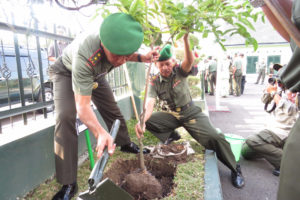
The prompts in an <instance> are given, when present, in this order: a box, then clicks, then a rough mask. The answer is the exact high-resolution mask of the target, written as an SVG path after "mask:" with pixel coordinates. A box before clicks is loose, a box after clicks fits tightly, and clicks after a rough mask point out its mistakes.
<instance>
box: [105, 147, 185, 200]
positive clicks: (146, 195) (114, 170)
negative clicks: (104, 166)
mask: <svg viewBox="0 0 300 200" xmlns="http://www.w3.org/2000/svg"><path fill="white" fill-rule="evenodd" d="M181 148H182V146H181V145H179V144H171V145H168V146H164V147H162V149H163V151H164V152H167V151H169V152H173V153H175V152H176V151H178V149H181ZM185 162H188V156H187V154H186V153H183V154H181V155H176V156H170V157H165V158H164V159H161V158H153V156H151V155H145V166H146V168H147V171H148V173H150V175H147V174H142V173H141V170H140V163H139V160H138V159H134V160H117V161H115V162H114V163H112V165H111V166H110V168H109V170H108V171H107V172H106V173H105V174H104V177H103V178H106V177H108V178H109V179H110V180H112V181H113V182H114V183H115V184H116V185H118V186H119V187H121V188H123V189H124V190H126V191H127V192H128V193H129V194H131V195H132V196H133V197H134V198H135V199H136V200H149V199H162V198H165V197H167V196H169V195H170V194H172V192H173V188H174V187H175V184H174V182H173V179H174V176H175V173H176V168H177V165H178V164H180V163H185ZM144 183H145V184H144ZM145 185H146V186H148V187H145ZM149 186H150V187H149Z"/></svg>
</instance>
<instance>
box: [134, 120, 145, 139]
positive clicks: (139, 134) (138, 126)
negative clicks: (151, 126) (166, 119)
mask: <svg viewBox="0 0 300 200" xmlns="http://www.w3.org/2000/svg"><path fill="white" fill-rule="evenodd" d="M144 132H145V123H144V125H143V130H142V128H141V123H140V122H138V123H137V124H136V125H135V133H136V136H137V137H138V138H141V137H144Z"/></svg>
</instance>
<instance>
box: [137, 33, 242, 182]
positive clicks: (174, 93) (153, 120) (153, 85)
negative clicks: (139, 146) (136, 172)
mask: <svg viewBox="0 0 300 200" xmlns="http://www.w3.org/2000/svg"><path fill="white" fill-rule="evenodd" d="M184 48H185V49H184V52H185V53H184V60H183V62H182V64H181V66H180V67H179V68H174V65H173V64H172V63H173V62H172V58H171V56H172V54H171V46H170V45H167V46H165V47H164V48H163V49H162V50H161V52H160V57H159V60H158V61H157V62H156V66H157V67H158V69H159V71H160V72H159V73H158V74H157V75H156V76H154V77H153V78H152V80H151V82H150V85H149V93H148V96H149V98H148V99H147V101H146V108H147V109H146V112H145V121H144V123H145V126H144V127H146V129H147V130H149V131H150V132H151V133H153V134H154V135H155V136H156V137H157V138H159V139H160V140H161V141H162V142H165V141H166V140H167V139H168V138H169V137H172V135H173V134H174V130H175V129H176V128H178V127H180V126H183V127H184V128H185V129H186V130H187V131H188V132H189V133H190V134H191V136H192V137H193V138H194V139H195V140H196V141H197V142H199V143H200V144H201V145H203V146H204V147H205V148H206V149H211V150H214V151H215V152H216V154H217V157H218V159H219V160H220V161H221V162H223V163H224V164H225V165H226V166H227V167H228V168H229V169H230V170H231V171H232V173H231V174H232V183H233V185H234V186H235V187H237V188H241V187H243V186H244V178H243V176H242V174H241V169H240V166H239V165H237V163H236V161H235V158H234V155H233V153H232V151H231V148H230V144H229V143H228V142H227V141H226V140H225V138H224V135H223V134H218V132H217V130H216V129H215V128H214V127H213V126H212V124H211V122H210V120H209V118H208V116H207V115H205V114H204V113H203V112H202V110H201V109H200V108H199V107H197V106H195V105H194V103H193V101H192V98H191V95H190V91H189V87H188V82H187V77H188V74H189V72H190V70H191V68H192V63H193V61H194V58H193V54H192V52H191V50H190V46H189V42H188V34H185V35H184ZM156 97H158V98H159V99H162V100H164V101H166V102H167V104H168V106H169V108H170V109H171V112H166V111H161V112H154V113H152V112H153V107H154V104H155V100H156ZM135 128H136V133H137V136H138V137H140V136H141V135H142V134H143V133H144V131H145V130H141V127H140V123H138V124H137V125H136V127H135Z"/></svg>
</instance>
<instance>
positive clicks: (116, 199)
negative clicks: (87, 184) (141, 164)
mask: <svg viewBox="0 0 300 200" xmlns="http://www.w3.org/2000/svg"><path fill="white" fill-rule="evenodd" d="M120 199H122V200H133V197H132V196H131V195H130V194H129V193H127V192H126V191H125V190H123V189H122V188H120V187H119V186H117V185H116V184H114V183H113V182H112V181H111V180H109V179H108V178H106V179H105V180H103V181H101V182H100V183H99V185H97V187H96V189H95V191H94V192H93V193H90V192H89V191H85V192H83V193H80V194H79V196H78V197H77V200H120Z"/></svg>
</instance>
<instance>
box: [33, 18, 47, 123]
mask: <svg viewBox="0 0 300 200" xmlns="http://www.w3.org/2000/svg"><path fill="white" fill-rule="evenodd" d="M34 26H35V29H36V30H38V23H37V21H35V23H34ZM35 38H36V49H37V55H38V61H39V72H40V82H41V92H42V100H43V102H45V86H44V74H43V63H42V56H41V46H40V38H39V36H38V35H36V36H35ZM43 113H44V118H47V108H43Z"/></svg>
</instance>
